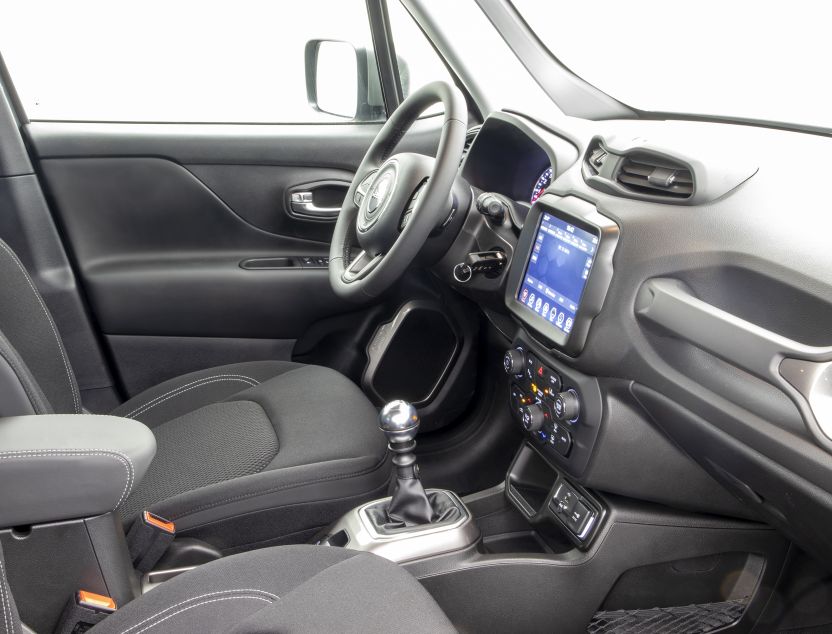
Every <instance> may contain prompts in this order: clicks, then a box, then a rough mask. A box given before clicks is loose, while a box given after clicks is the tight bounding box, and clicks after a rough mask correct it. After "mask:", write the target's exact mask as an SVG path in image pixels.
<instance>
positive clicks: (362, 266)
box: [341, 251, 384, 284]
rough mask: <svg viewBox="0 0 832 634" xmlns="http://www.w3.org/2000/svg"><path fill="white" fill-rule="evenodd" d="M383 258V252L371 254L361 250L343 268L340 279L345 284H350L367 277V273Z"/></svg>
mask: <svg viewBox="0 0 832 634" xmlns="http://www.w3.org/2000/svg"><path fill="white" fill-rule="evenodd" d="M383 259H384V254H383V253H378V254H376V255H373V256H371V255H370V254H369V253H367V251H361V253H359V254H358V255H357V256H355V257H354V258H353V260H352V262H350V265H349V266H348V267H347V268H346V269H344V273H343V274H342V275H341V279H342V280H344V282H345V283H346V284H352V283H353V282H355V281H357V280H360V279H363V278H365V277H367V275H369V274H370V273H371V272H372V271H373V269H375V268H376V267H377V266H378V265H379V264H380V263H381V261H382V260H383Z"/></svg>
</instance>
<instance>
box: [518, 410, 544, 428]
mask: <svg viewBox="0 0 832 634" xmlns="http://www.w3.org/2000/svg"><path fill="white" fill-rule="evenodd" d="M520 412H521V416H522V418H523V428H524V429H525V430H526V431H528V432H535V431H537V430H538V429H540V428H541V427H543V422H544V421H545V420H546V416H545V415H544V414H543V408H542V407H540V405H537V404H536V403H532V404H531V405H526V406H525V407H524V408H523V409H522V410H520Z"/></svg>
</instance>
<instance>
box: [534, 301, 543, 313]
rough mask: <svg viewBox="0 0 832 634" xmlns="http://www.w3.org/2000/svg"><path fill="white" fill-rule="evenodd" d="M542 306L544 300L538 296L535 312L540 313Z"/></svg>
mask: <svg viewBox="0 0 832 634" xmlns="http://www.w3.org/2000/svg"><path fill="white" fill-rule="evenodd" d="M541 306H543V300H542V299H540V298H539V297H538V298H537V301H536V302H535V303H534V312H536V313H539V312H540V307H541Z"/></svg>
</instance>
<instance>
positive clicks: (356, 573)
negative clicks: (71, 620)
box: [91, 546, 456, 634]
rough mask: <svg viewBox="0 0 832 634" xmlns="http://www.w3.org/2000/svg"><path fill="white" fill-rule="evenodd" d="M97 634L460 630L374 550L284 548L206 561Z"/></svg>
mask: <svg viewBox="0 0 832 634" xmlns="http://www.w3.org/2000/svg"><path fill="white" fill-rule="evenodd" d="M91 631H92V632H94V633H95V634H107V633H109V632H112V633H115V632H123V633H124V634H140V633H143V632H150V633H151V634H163V633H164V632H177V633H178V632H202V633H205V634H209V633H219V632H239V633H243V632H245V633H246V634H255V633H260V632H262V633H263V634H266V633H273V632H286V633H289V632H439V633H441V632H454V631H456V630H454V628H453V626H452V625H451V623H450V621H448V618H447V617H446V616H445V614H444V613H443V612H442V610H441V609H440V608H439V606H438V605H437V604H436V602H435V601H434V600H433V599H432V598H431V596H430V595H429V594H428V592H427V591H426V590H425V589H424V588H423V587H422V586H421V585H420V584H419V582H418V581H416V579H415V578H413V577H412V576H411V575H410V574H409V573H407V572H406V571H405V570H403V569H402V568H400V567H399V566H397V565H396V564H394V563H392V562H389V561H387V560H386V559H381V558H380V557H377V556H375V555H370V554H368V553H359V552H356V551H351V550H346V549H342V548H326V547H323V546H282V547H279V548H269V549H265V550H259V551H257V552H253V553H245V554H242V555H236V556H234V557H230V558H228V559H221V560H219V561H216V562H213V563H210V564H206V565H205V566H201V567H199V568H197V569H195V570H192V571H190V572H187V573H185V574H183V575H180V576H179V577H176V578H174V579H172V580H171V581H168V582H166V583H164V584H162V585H160V586H158V587H157V588H155V589H153V590H152V591H150V592H149V593H148V594H145V595H144V596H142V597H140V598H139V599H136V600H135V601H133V602H132V603H130V604H128V605H126V606H124V607H123V608H121V609H119V610H118V611H117V612H116V613H115V614H113V615H112V616H109V617H107V619H106V620H104V621H103V622H102V623H100V624H99V625H97V626H95V627H94V628H93V629H92V630H91Z"/></svg>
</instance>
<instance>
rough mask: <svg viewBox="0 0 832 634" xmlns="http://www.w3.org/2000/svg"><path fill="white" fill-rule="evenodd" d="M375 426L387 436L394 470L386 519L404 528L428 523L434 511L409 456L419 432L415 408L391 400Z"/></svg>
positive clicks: (414, 446)
mask: <svg viewBox="0 0 832 634" xmlns="http://www.w3.org/2000/svg"><path fill="white" fill-rule="evenodd" d="M378 426H379V427H380V428H381V431H383V432H384V435H385V436H387V443H388V447H389V448H390V451H391V452H393V454H394V455H393V464H394V465H395V467H396V486H395V488H394V489H393V498H392V499H391V500H390V505H389V506H388V507H387V517H388V519H389V520H390V521H391V522H394V523H400V524H403V525H404V526H418V525H421V524H430V522H431V519H433V515H434V509H433V507H432V506H431V503H430V500H429V499H428V496H427V494H426V493H425V489H424V487H423V486H422V482H421V481H420V480H419V465H418V464H416V455H415V454H414V453H413V450H414V449H415V448H416V440H415V438H416V434H417V433H418V432H419V415H418V414H417V413H416V408H415V407H413V406H412V405H411V404H410V403H408V402H407V401H392V402H390V403H388V404H387V405H385V406H384V408H383V409H382V410H381V415H380V416H379V424H378Z"/></svg>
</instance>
